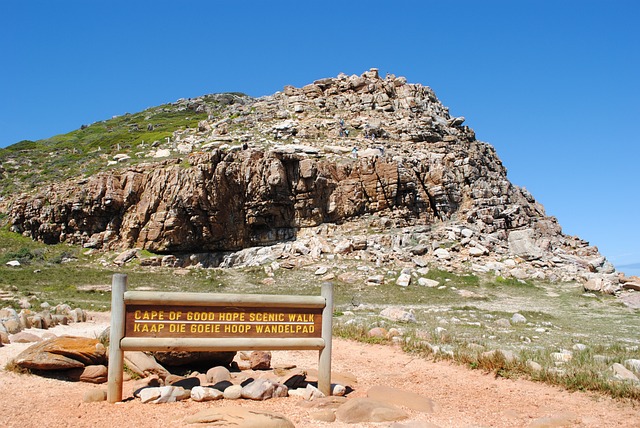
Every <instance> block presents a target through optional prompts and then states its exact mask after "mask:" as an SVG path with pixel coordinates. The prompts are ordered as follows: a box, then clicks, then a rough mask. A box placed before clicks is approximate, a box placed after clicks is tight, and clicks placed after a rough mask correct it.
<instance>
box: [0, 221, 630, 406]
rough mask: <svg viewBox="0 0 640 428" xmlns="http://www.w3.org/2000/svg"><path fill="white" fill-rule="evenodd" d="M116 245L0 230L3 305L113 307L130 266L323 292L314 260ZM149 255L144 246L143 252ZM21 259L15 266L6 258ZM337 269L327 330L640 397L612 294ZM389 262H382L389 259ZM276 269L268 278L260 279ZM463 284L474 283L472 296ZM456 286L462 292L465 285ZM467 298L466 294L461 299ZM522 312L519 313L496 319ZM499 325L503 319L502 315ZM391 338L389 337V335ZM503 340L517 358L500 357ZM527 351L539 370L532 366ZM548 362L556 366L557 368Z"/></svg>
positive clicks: (500, 371) (206, 288) (172, 287)
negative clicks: (128, 250) (119, 276)
mask: <svg viewBox="0 0 640 428" xmlns="http://www.w3.org/2000/svg"><path fill="white" fill-rule="evenodd" d="M115 256H116V254H114V253H96V252H91V251H86V250H83V249H81V248H79V247H71V246H68V245H65V244H59V245H51V246H47V245H44V244H42V243H38V242H33V241H31V240H29V239H27V238H24V237H22V236H20V235H17V234H13V233H10V232H8V231H7V230H6V228H5V229H0V260H1V261H3V263H2V264H0V291H1V292H3V293H4V294H5V295H6V294H7V293H8V294H10V295H11V296H12V297H13V300H10V301H6V303H5V305H8V306H13V307H14V308H16V309H18V301H19V300H20V299H21V298H27V299H29V300H30V301H31V303H32V306H33V307H39V304H40V303H42V302H45V301H46V302H48V303H50V304H51V305H56V304H59V303H67V304H69V305H71V306H72V307H81V308H83V309H93V310H109V307H110V299H111V296H110V293H109V291H108V290H109V286H110V283H111V277H112V275H113V274H114V273H126V274H127V275H128V282H129V289H144V290H158V291H192V292H211V293H219V292H223V293H245V294H256V293H258V294H294V295H319V294H320V289H321V285H322V281H321V280H320V279H319V278H318V277H316V276H315V275H314V274H313V272H314V271H315V269H316V268H317V265H315V264H314V265H310V266H306V267H300V268H296V269H291V270H288V269H284V268H280V269H277V270H275V271H274V272H273V276H272V277H270V276H269V274H268V273H267V270H265V267H264V266H260V267H251V268H242V269H235V268H234V269H218V268H215V269H174V268H164V267H152V268H151V267H142V266H141V265H140V261H139V260H135V261H133V262H131V263H128V264H127V265H125V266H124V267H117V266H115V265H114V264H112V263H111V261H112V260H113V259H114V258H115ZM155 256H156V255H155V254H153V253H150V252H148V251H142V252H141V253H140V257H142V258H148V257H155ZM9 259H19V260H21V263H22V262H24V263H23V265H22V266H20V267H17V268H12V267H8V266H6V265H5V263H6V261H7V260H9ZM321 264H323V265H325V266H327V265H329V266H330V271H331V272H332V273H333V274H334V275H335V279H334V280H332V282H333V284H334V297H335V310H334V315H335V319H334V334H335V335H336V336H338V337H344V338H349V339H354V340H361V341H364V342H367V343H375V344H390V343H393V342H394V340H392V339H391V338H372V337H369V336H368V334H367V333H368V331H369V330H370V329H371V328H373V327H383V328H385V329H387V330H389V329H391V328H397V329H399V330H401V331H402V332H403V335H402V337H401V339H400V340H401V342H402V346H403V348H404V349H405V351H406V352H411V353H415V354H417V355H420V356H422V357H425V358H433V359H435V360H441V359H446V360H451V361H455V362H457V363H459V364H463V365H465V366H468V367H470V368H473V369H480V370H484V371H486V372H491V373H494V375H495V376H500V377H507V378H518V377H523V378H528V379H532V380H534V381H540V382H545V383H550V384H554V385H558V386H561V387H563V388H566V389H568V390H577V391H594V392H600V393H604V394H607V395H609V396H612V397H617V398H626V399H632V400H640V392H639V388H638V386H637V385H636V386H634V385H631V384H629V383H625V382H619V381H615V380H613V379H612V378H611V372H610V367H611V365H612V364H613V363H615V362H618V363H623V362H624V361H625V360H626V359H640V337H639V336H638V331H640V317H639V316H638V315H640V311H638V310H633V309H629V308H626V307H624V306H621V305H620V304H619V302H618V301H617V300H616V299H615V298H613V297H611V296H605V295H599V296H597V297H587V296H585V295H584V293H583V291H582V289H581V287H580V286H578V285H576V284H549V283H543V282H535V281H529V282H527V283H525V284H523V283H521V282H519V281H516V282H512V281H506V282H505V281H503V280H498V279H496V278H495V277H492V276H478V275H454V274H451V273H448V272H444V271H440V270H437V269H431V270H430V271H429V273H428V274H426V275H425V276H426V277H428V278H431V279H435V280H437V281H439V282H440V284H441V285H440V287H435V288H428V287H422V286H419V285H417V278H414V280H413V281H412V284H411V285H410V286H409V287H400V286H398V285H396V284H395V278H397V276H398V275H399V273H400V271H399V269H395V270H394V269H391V270H389V271H387V270H385V269H382V270H383V271H384V272H383V273H384V277H385V282H384V283H383V284H381V285H377V286H371V285H366V278H367V277H368V276H370V275H371V274H373V273H382V272H381V271H375V265H373V264H371V263H368V262H365V261H362V260H347V259H341V260H340V261H338V262H334V263H332V262H329V261H327V260H324V261H322V262H321ZM387 269H388V268H387ZM267 278H272V282H273V283H272V284H271V283H270V285H266V284H265V282H264V281H265V280H266V279H267ZM463 292H473V293H474V294H468V293H463ZM461 293H462V294H461ZM465 296H466V297H465ZM389 306H399V307H401V308H403V309H405V310H411V311H412V312H413V314H414V316H415V318H416V320H417V323H409V324H405V323H399V322H393V321H390V320H387V319H384V318H382V317H381V316H380V312H381V311H382V310H383V309H384V308H386V307H389ZM516 312H518V313H520V314H522V315H524V316H525V317H526V319H527V322H526V323H522V324H511V325H501V324H500V323H498V320H510V319H511V316H512V315H513V314H514V313H516ZM501 323H504V321H501ZM395 341H397V339H396V340H395ZM577 343H581V344H583V345H585V346H586V347H587V349H586V350H585V351H573V352H574V354H573V358H572V359H571V360H570V361H568V362H564V363H561V364H560V363H558V362H556V361H554V360H553V358H552V357H551V354H552V353H553V352H559V351H561V350H563V349H566V350H572V349H573V346H574V345H576V344H577ZM495 349H504V350H506V351H509V352H512V353H513V354H514V355H516V356H517V359H516V360H515V361H507V360H506V359H504V358H502V357H501V356H500V355H499V354H495V355H490V356H487V355H483V352H486V351H491V350H495ZM527 360H533V361H535V362H537V363H538V364H540V365H541V366H542V367H543V369H542V370H541V371H539V372H535V371H533V370H532V369H531V368H530V367H529V366H528V365H527V364H526V362H527ZM556 369H561V371H557V370H556Z"/></svg>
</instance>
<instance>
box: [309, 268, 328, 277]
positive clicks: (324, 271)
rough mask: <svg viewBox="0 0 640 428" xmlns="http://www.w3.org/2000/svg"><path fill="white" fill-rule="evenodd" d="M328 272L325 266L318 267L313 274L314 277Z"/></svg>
mask: <svg viewBox="0 0 640 428" xmlns="http://www.w3.org/2000/svg"><path fill="white" fill-rule="evenodd" d="M328 271H329V269H327V267H326V266H320V267H319V268H318V269H316V271H315V272H314V273H313V274H314V275H324V274H325V273H327V272H328Z"/></svg>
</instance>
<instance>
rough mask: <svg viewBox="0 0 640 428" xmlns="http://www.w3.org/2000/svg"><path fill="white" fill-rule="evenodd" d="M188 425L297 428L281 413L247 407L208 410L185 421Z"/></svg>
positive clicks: (188, 417) (240, 427)
mask: <svg viewBox="0 0 640 428" xmlns="http://www.w3.org/2000/svg"><path fill="white" fill-rule="evenodd" d="M184 422H185V423H188V424H207V426H212V427H234V428H295V425H293V423H292V422H291V421H290V420H289V419H287V418H286V417H284V416H283V415H281V414H279V413H273V412H266V411H263V410H252V409H248V408H245V407H218V408H213V409H206V410H203V411H201V412H198V413H196V414H195V415H192V416H187V417H186V418H185V419H184Z"/></svg>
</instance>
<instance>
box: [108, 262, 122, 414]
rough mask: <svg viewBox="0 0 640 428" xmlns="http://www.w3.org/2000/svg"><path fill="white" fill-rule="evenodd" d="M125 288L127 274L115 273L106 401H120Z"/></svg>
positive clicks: (112, 289)
mask: <svg viewBox="0 0 640 428" xmlns="http://www.w3.org/2000/svg"><path fill="white" fill-rule="evenodd" d="M126 290H127V275H124V274H121V273H117V274H114V275H113V279H112V282H111V331H110V334H109V371H108V389H107V401H108V402H109V403H116V402H118V401H122V380H123V379H122V376H123V369H124V352H123V351H122V348H120V341H121V340H122V338H123V337H124V315H125V308H124V292H125V291H126Z"/></svg>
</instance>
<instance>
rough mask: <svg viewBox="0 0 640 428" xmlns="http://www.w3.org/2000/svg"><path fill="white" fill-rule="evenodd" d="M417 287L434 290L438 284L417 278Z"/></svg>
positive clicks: (427, 279) (432, 280)
mask: <svg viewBox="0 0 640 428" xmlns="http://www.w3.org/2000/svg"><path fill="white" fill-rule="evenodd" d="M418 285H421V286H423V287H429V288H434V287H437V286H438V285H440V283H439V282H438V281H436V280H435V279H429V278H418Z"/></svg>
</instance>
